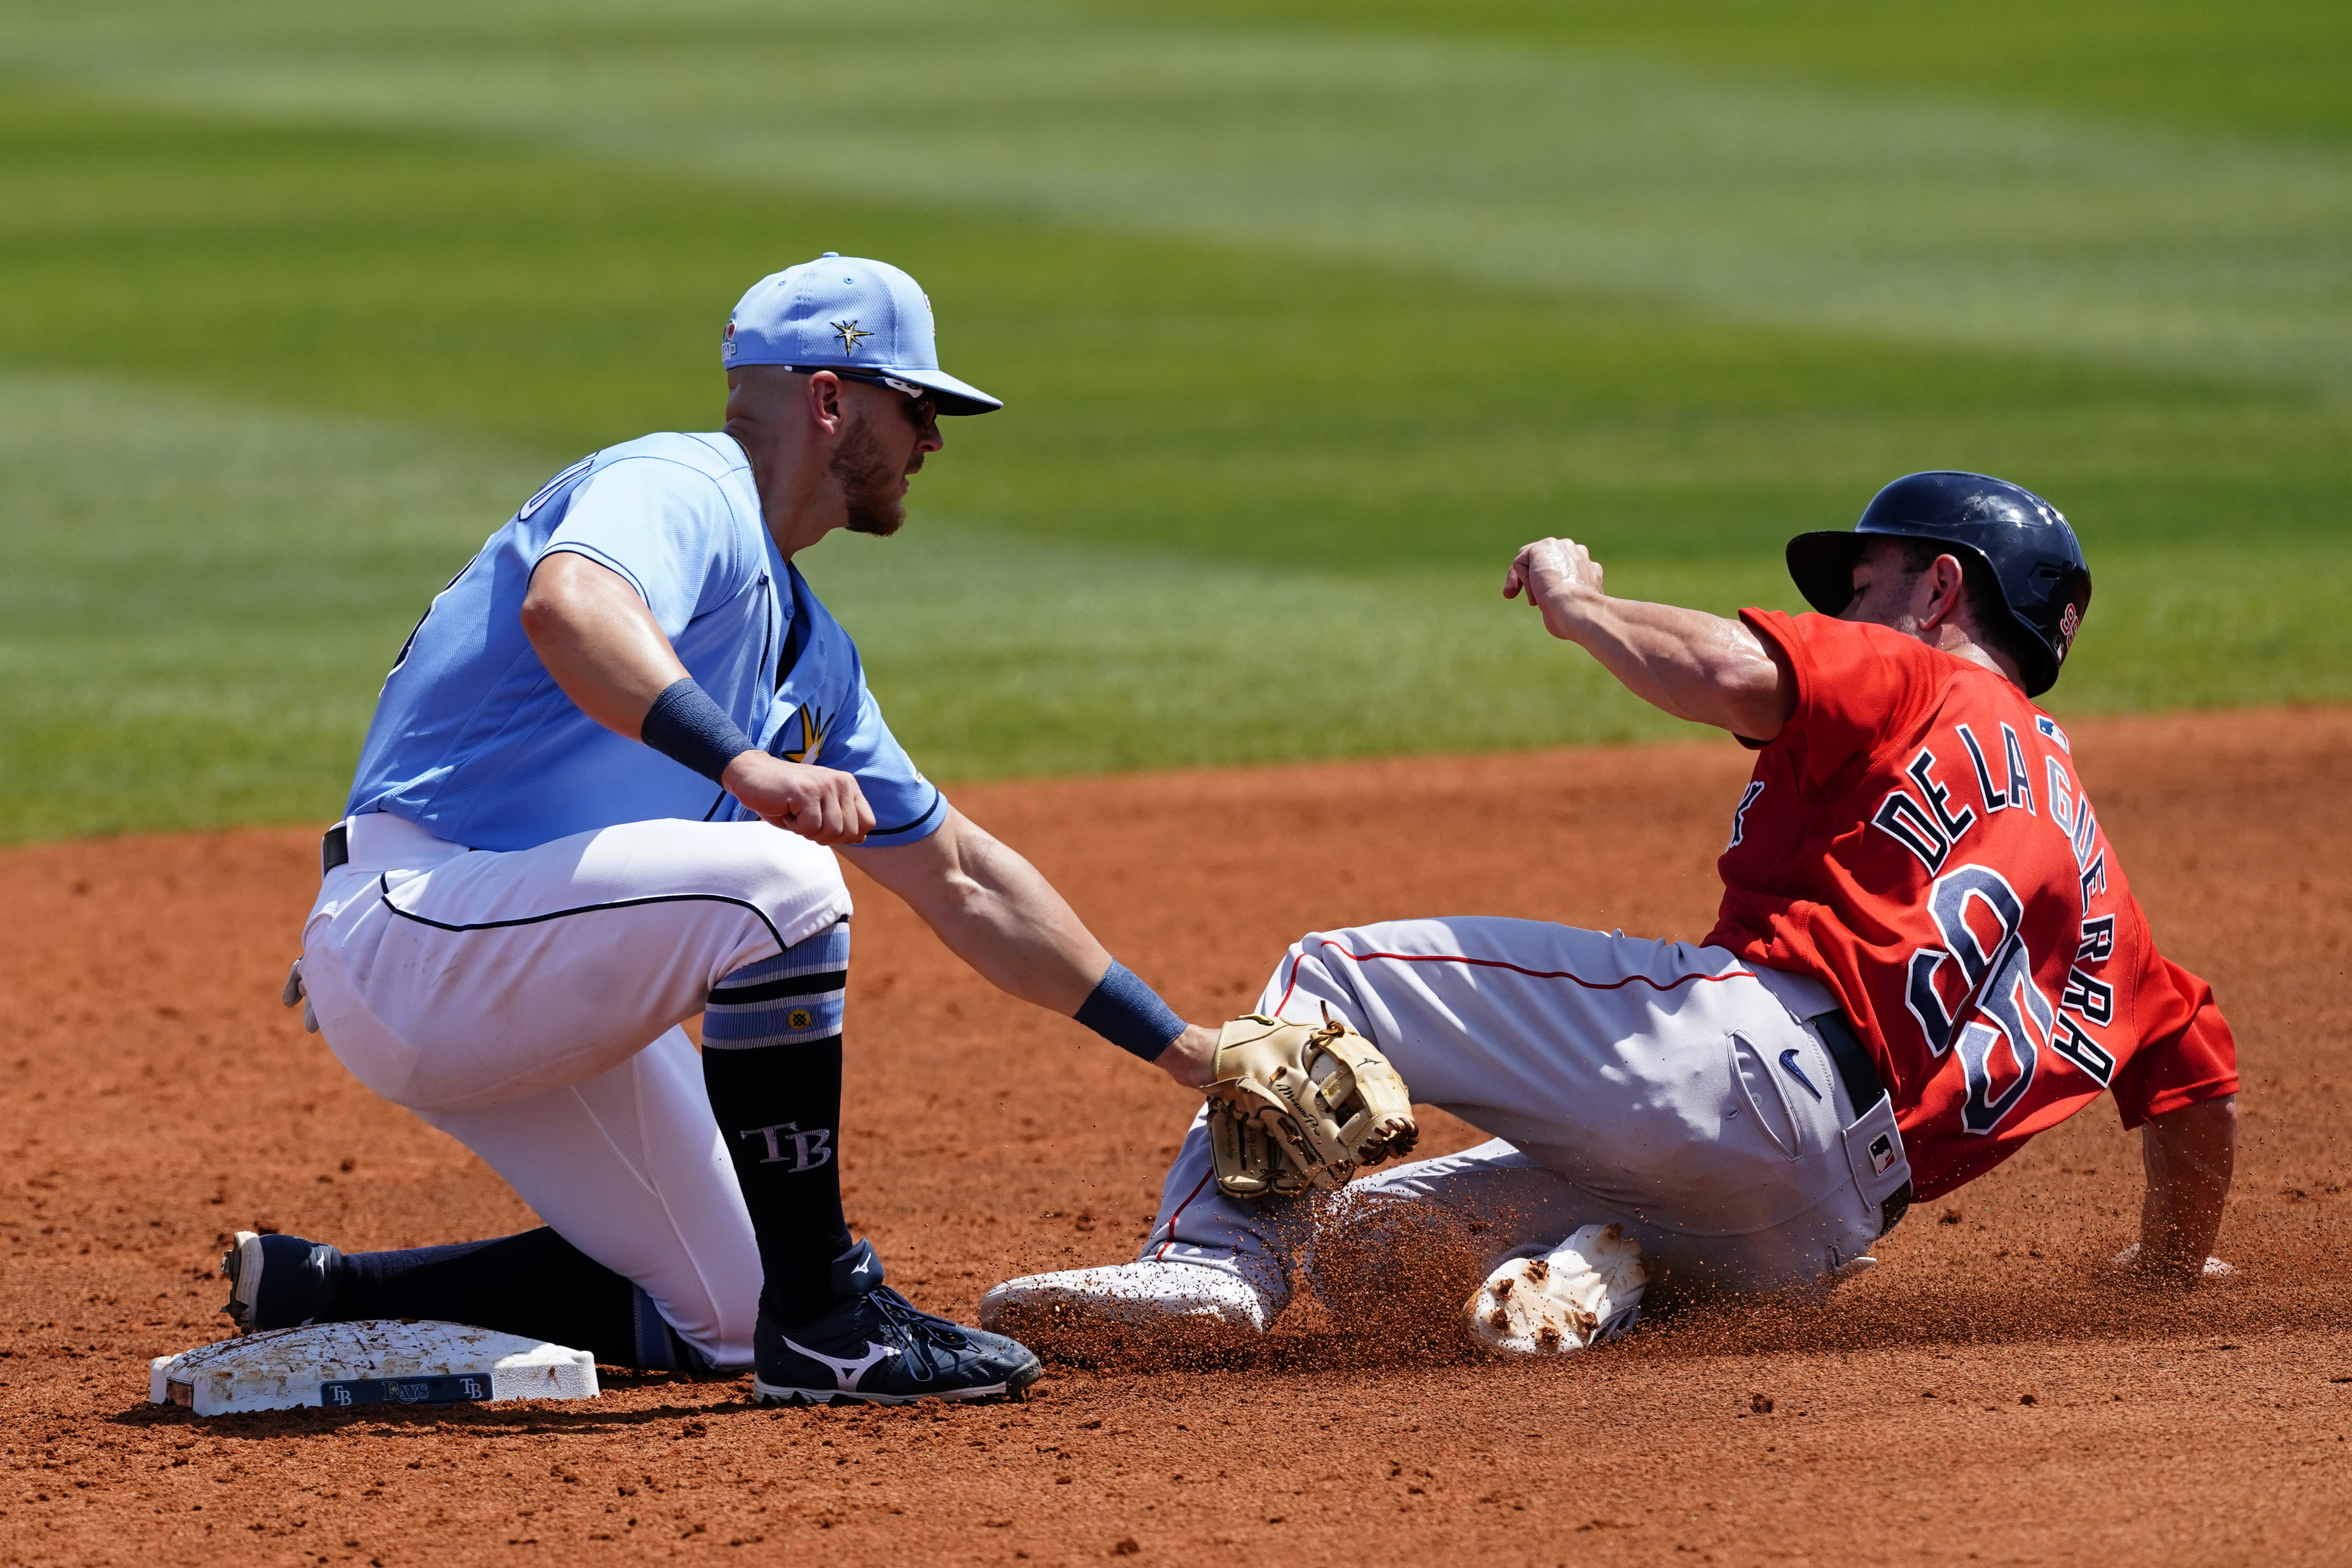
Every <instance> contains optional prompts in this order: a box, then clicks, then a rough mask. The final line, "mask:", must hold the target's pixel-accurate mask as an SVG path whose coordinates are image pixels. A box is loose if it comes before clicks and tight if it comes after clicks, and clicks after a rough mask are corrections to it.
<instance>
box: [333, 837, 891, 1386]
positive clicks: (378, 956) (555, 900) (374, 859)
mask: <svg viewBox="0 0 2352 1568" xmlns="http://www.w3.org/2000/svg"><path fill="white" fill-rule="evenodd" d="M349 835H350V843H351V860H350V862H349V863H348V864H347V865H344V866H341V867H339V868H336V869H335V870H334V871H332V872H331V873H330V874H329V875H328V876H327V878H326V879H325V881H324V883H323V884H322V885H321V887H320V889H319V899H318V902H317V903H316V904H314V905H313V906H312V908H311V910H310V920H309V921H308V923H307V924H306V925H305V926H304V928H303V931H302V980H303V984H304V986H305V988H306V989H307V990H308V992H309V994H310V1004H311V1007H312V1009H313V1011H314V1012H315V1013H316V1014H317V1016H318V1020H319V1028H320V1033H321V1034H322V1035H323V1036H324V1037H326V1040H327V1044H328V1046H329V1047H330V1048H331V1049H332V1050H333V1051H334V1053H335V1055H336V1057H337V1058H339V1059H340V1060H341V1062H342V1064H343V1065H344V1066H345V1067H346V1068H350V1069H351V1072H352V1076H353V1077H355V1078H357V1079H359V1080H360V1081H361V1082H362V1083H363V1084H365V1085H367V1086H368V1087H369V1088H370V1089H373V1090H375V1092H376V1093H378V1094H380V1095H382V1096H383V1097H384V1098H385V1099H386V1100H392V1101H394V1103H396V1104H399V1105H404V1106H406V1107H408V1108H409V1109H410V1110H414V1111H415V1112H416V1113H417V1114H418V1115H419V1116H421V1117H423V1118H424V1119H425V1121H429V1122H431V1123H432V1124H433V1125H434V1126H436V1127H437V1128H439V1129H441V1130H442V1131H445V1132H446V1133H448V1134H449V1135H450V1136H451V1137H453V1138H456V1139H457V1140H458V1142H462V1143H464V1144H465V1145H466V1146H467V1148H469V1149H471V1150H473V1151H474V1152H475V1153H477V1154H479V1155H480V1156H481V1157H482V1159H483V1160H484V1161H485V1162H487V1163H488V1164H489V1166H490V1168H491V1169H493V1170H495V1171H497V1172H498V1173H499V1175H501V1176H503V1177H505V1178H506V1180H507V1182H508V1184H509V1185H511V1186H512V1187H513V1188H514V1189H515V1191H516V1192H517V1193H519V1194H521V1196H522V1199H523V1201H524V1202H525V1203H527V1204H529V1205H530V1206H531V1209H532V1210H533V1211H534V1212H535V1213H536V1214H538V1215H539V1216H540V1218H541V1220H543V1221H545V1222H546V1223H547V1224H548V1225H550V1226H553V1227H554V1228H555V1230H556V1231H557V1233H558V1234H560V1235H561V1236H562V1237H563V1238H564V1239H565V1240H567V1241H569V1242H571V1243H572V1245H573V1246H574V1247H578V1248H580V1250H581V1251H583V1252H584V1253H586V1254H587V1255H588V1256H589V1257H591V1258H594V1259H596V1261H598V1262H599V1263H602V1264H604V1266H605V1267H606V1268H610V1269H612V1270H614V1272H615V1273H618V1274H622V1275H625V1276H626V1277H628V1278H629V1279H632V1280H634V1281H635V1282H636V1283H637V1284H638V1285H639V1286H641V1287H643V1288H644V1289H645V1290H646V1293H647V1294H648V1295H650V1296H651V1297H652V1298H653V1300H654V1303H655V1305H656V1307H658V1308H659V1309H660V1310H661V1313H662V1315H663V1317H665V1318H666V1319H667V1320H668V1321H669V1324H670V1326H671V1327H672V1328H674V1329H676V1330H677V1331H678V1334H679V1335H680V1337H681V1338H683V1339H684V1340H686V1342H688V1344H690V1345H692V1346H693V1347H694V1348H695V1349H696V1350H698V1351H699V1352H702V1353H703V1354H704V1355H706V1356H709V1358H710V1359H711V1360H712V1361H713V1362H715V1363H718V1364H719V1365H722V1366H740V1365H748V1364H750V1363H751V1329H752V1324H753V1321H754V1319H755V1318H756V1317H757V1315H758V1311H759V1297H760V1281H761V1277H760V1257H759V1251H758V1248H757V1247H756V1246H755V1244H754V1242H753V1239H752V1235H751V1216H750V1215H749V1214H748V1213H746V1211H745V1209H744V1207H743V1195H742V1193H741V1190H740V1188H739V1187H738V1186H737V1184H736V1181H735V1173H734V1170H733V1168H732V1166H731V1165H730V1163H729V1162H728V1157H727V1151H726V1149H725V1147H724V1145H723V1144H722V1143H721V1142H720V1140H719V1128H718V1124H717V1123H716V1122H715V1121H713V1120H712V1117H711V1113H710V1105H709V1098H708V1097H707V1096H706V1094H705V1093H704V1090H703V1085H702V1068H701V1064H700V1061H699V1059H698V1058H697V1057H696V1055H695V1051H694V1047H693V1045H692V1044H691V1043H690V1042H689V1041H688V1039H687V1037H686V1033H685V1031H684V1030H683V1029H681V1028H680V1027H678V1026H679V1025H680V1024H681V1023H683V1022H684V1021H685V1020H686V1019H688V1018H690V1017H692V1016H694V1015H695V1014H697V1013H699V1012H700V1011H701V1010H702V1006H703V1001H704V998H705V997H706V996H707V995H708V994H709V991H710V988H711V987H712V986H713V985H714V984H717V983H718V982H719V979H720V978H722V977H723V976H725V975H727V974H729V973H732V972H733V971H735V970H737V969H740V968H741V967H742V966H743V965H744V964H746V963H752V962H754V961H756V960H758V959H761V958H767V957H772V956H773V955H774V954H776V953H778V952H782V950H783V949H784V948H785V947H788V946H790V945H791V944H793V942H799V941H801V940H802V939H803V938H805V937H808V936H812V935H814V934H815V933H816V932H818V931H823V930H824V929H826V928H827V927H829V926H831V925H832V924H833V923H834V922H835V921H840V920H843V919H845V918H847V916H848V915H849V913H850V900H849V889H848V888H847V887H846V885H845V883H844V882H843V880H842V877H841V869H840V867H839V865H838V864H837V863H836V862H835V859H834V857H833V852H832V851H831V850H829V849H825V848H824V847H820V846H818V845H814V844H811V843H809V842H808V841H807V840H806V839H803V838H799V837H794V836H793V835H791V834H789V833H783V832H780V831H778V830H777V829H775V828H773V827H770V826H767V825H766V824H765V823H758V822H750V823H704V822H677V821H662V822H635V823H628V824H625V825H623V826H616V827H607V828H603V829H599V830H597V831H595V832H592V833H581V834H575V835H573V836H572V837H568V838H559V839H557V840H555V841H554V842H553V843H551V844H543V845H541V846H539V847H537V848H534V849H521V850H514V851H510V852H504V853H499V852H492V851H487V850H469V849H467V848H466V847H463V846H461V845H457V844H452V843H449V842H447V841H446V840H445V839H441V838H436V837H433V836H432V835H431V834H429V833H427V832H425V830H424V829H422V828H420V827H416V826H412V825H410V824H409V823H406V822H404V821H402V820H401V819H399V818H398V817H394V816H385V815H383V814H371V815H369V816H358V817H353V818H352V820H351V822H350V825H349Z"/></svg>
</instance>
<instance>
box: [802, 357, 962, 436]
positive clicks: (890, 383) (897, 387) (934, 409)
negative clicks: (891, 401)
mask: <svg viewBox="0 0 2352 1568" xmlns="http://www.w3.org/2000/svg"><path fill="white" fill-rule="evenodd" d="M789 368H791V369H795V370H798V371H800V372H801V373H802V374H808V373H810V372H812V371H819V370H826V371H831V372H832V373H833V374H835V375H837V376H839V377H841V379H842V380H844V381H862V382H864V383H865V384H866V385H868V386H887V387H888V388H889V389H890V390H891V391H893V392H903V393H905V394H906V395H907V397H908V402H909V404H910V405H911V406H909V408H908V415H909V416H911V417H912V418H913V420H914V421H915V427H916V428H917V429H919V430H921V429H928V428H929V426H930V424H931V422H932V421H933V420H935V419H937V418H938V417H939V416H940V400H939V395H938V394H936V393H934V392H933V391H931V389H930V388H929V387H928V386H917V385H916V384H914V383H913V382H911V381H900V380H899V379H898V377H897V376H895V375H884V374H882V373H881V372H880V371H874V370H848V369H845V368H844V367H843V366H841V365H837V364H812V365H794V366H791V367H789Z"/></svg>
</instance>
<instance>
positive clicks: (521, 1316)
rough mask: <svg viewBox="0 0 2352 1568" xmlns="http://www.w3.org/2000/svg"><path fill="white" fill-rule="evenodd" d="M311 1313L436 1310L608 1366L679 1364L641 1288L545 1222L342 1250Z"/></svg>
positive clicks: (396, 1314) (421, 1314)
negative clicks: (445, 1239)
mask: <svg viewBox="0 0 2352 1568" xmlns="http://www.w3.org/2000/svg"><path fill="white" fill-rule="evenodd" d="M320 1317H321V1318H322V1319H323V1320H324V1321H331V1322H350V1321H352V1320H354V1319H357V1318H442V1319H446V1320H447V1321H451V1322H455V1323H471V1324H473V1325H474V1326H475V1327H477V1328H483V1329H494V1330H496V1331H499V1333H504V1334H520V1335H522V1336H524V1337H525V1338H527V1339H534V1340H548V1341H551V1342H554V1343H556V1344H559V1345H570V1346H572V1348H573V1349H574V1350H583V1351H586V1352H589V1353H590V1354H591V1355H593V1356H594V1357H595V1358H596V1359H597V1360H598V1361H600V1362H604V1363H609V1364H611V1365H614V1366H643V1367H658V1368H661V1369H663V1370H672V1369H675V1368H677V1367H679V1366H681V1365H683V1364H684V1363H683V1362H682V1361H681V1360H680V1359H679V1357H678V1354H677V1352H678V1350H679V1349H680V1348H681V1347H679V1346H677V1345H675V1344H673V1343H671V1342H670V1340H671V1338H672V1336H671V1335H670V1334H669V1333H668V1331H667V1325H665V1324H663V1323H662V1322H661V1319H660V1315H659V1314H658V1313H656V1312H655V1311H653V1310H652V1302H651V1301H650V1300H647V1299H646V1297H645V1296H644V1294H643V1292H641V1291H639V1290H638V1289H637V1288H636V1287H635V1286H634V1285H632V1284H631V1283H630V1282H629V1280H628V1279H626V1278H625V1276H623V1275H619V1274H615V1273H614V1272H613V1271H612V1270H611V1269H609V1268H605V1267H604V1265H603V1264H601V1263H599V1262H597V1261H596V1260H595V1259H594V1258H591V1257H589V1256H588V1255H587V1254H586V1253H584V1252H583V1251H581V1250H580V1249H579V1248H578V1247H574V1246H572V1244H571V1243H570V1242H568V1241H566V1240H564V1239H563V1238H562V1237H560V1236H558V1235H556V1234H555V1232H554V1231H552V1230H551V1229H549V1228H547V1227H546V1226H541V1227H540V1228H539V1229H537V1230H527V1231H524V1232H523V1233H522V1234H521V1235H520V1236H503V1237H499V1238H497V1239H496V1240H493V1241H461V1242H458V1243H457V1244H455V1245H454V1246H449V1247H407V1248H404V1249H403V1250H401V1251H398V1252H355V1253H347V1254H345V1255H344V1257H343V1258H342V1260H341V1266H340V1267H339V1268H337V1269H336V1270H335V1279H334V1297H333V1301H332V1304H331V1307H330V1308H329V1309H328V1310H327V1311H325V1312H323V1313H321V1314H320ZM691 1353H692V1352H688V1356H691Z"/></svg>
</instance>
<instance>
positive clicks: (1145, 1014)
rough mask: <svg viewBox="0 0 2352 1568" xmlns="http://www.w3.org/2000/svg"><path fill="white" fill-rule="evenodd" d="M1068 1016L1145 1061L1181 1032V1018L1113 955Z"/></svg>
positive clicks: (1182, 1024) (1155, 1058) (1164, 1048)
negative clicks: (1106, 967)
mask: <svg viewBox="0 0 2352 1568" xmlns="http://www.w3.org/2000/svg"><path fill="white" fill-rule="evenodd" d="M1072 1016H1074V1017H1076V1019H1077V1021H1078V1022H1079V1023H1081V1024H1084V1025H1085V1026H1087V1028H1089V1029H1092V1030H1093V1031H1094V1032H1095V1033H1096V1034H1097V1035H1100V1036H1101V1037H1103V1038H1104V1039H1106V1040H1108V1041H1109V1042H1110V1043H1111V1044H1112V1045H1114V1046H1117V1047H1118V1048H1119V1049H1120V1050H1122V1051H1125V1052H1127V1053H1128V1054H1129V1055H1130V1056H1137V1057H1141V1058H1143V1059H1144V1060H1145V1061H1154V1060H1157V1059H1158V1058H1159V1056H1160V1052H1162V1051H1164V1050H1166V1049H1167V1048H1168V1047H1170V1046H1172V1045H1174V1044H1175V1043H1176V1037H1177V1036H1179V1035H1181V1034H1182V1033H1183V1032H1184V1020H1183V1019H1181V1018H1180V1017H1178V1016H1176V1014H1175V1011H1174V1009H1172V1008H1171V1007H1170V1006H1169V1005H1168V1004H1167V1003H1165V1002H1162V1001H1161V1000H1160V993H1159V992H1157V991H1154V990H1153V989H1152V988H1151V987H1150V986H1149V985H1146V984H1144V983H1143V982H1142V981H1140V980H1139V979H1137V978H1136V977H1135V972H1134V971H1133V970H1131V969H1129V968H1128V966H1127V965H1126V964H1124V963H1120V962H1119V961H1118V959H1116V958H1114V959H1112V960H1111V961H1110V970H1109V973H1106V974H1105V975H1104V976H1103V977H1102V984H1099V985H1097V986H1096V987H1095V988H1094V989H1093V990H1092V991H1090V992H1088V993H1087V999H1086V1000H1085V1001H1083V1002H1081V1003H1079V1004H1078V1010H1077V1012H1076V1013H1075V1014H1074V1015H1072Z"/></svg>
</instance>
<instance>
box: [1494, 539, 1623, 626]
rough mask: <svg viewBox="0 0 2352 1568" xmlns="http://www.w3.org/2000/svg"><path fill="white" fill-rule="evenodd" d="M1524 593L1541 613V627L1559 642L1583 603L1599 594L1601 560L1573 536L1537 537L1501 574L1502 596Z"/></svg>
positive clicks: (1574, 623)
mask: <svg viewBox="0 0 2352 1568" xmlns="http://www.w3.org/2000/svg"><path fill="white" fill-rule="evenodd" d="M1522 592H1524V593H1525V594H1526V595H1527V596H1528V604H1530V605H1534V606H1535V607H1536V608H1537V609H1538V610H1540V611H1542V612H1543V620H1544V630H1546V631H1548V632H1549V633H1551V635H1552V636H1554V637H1559V638H1560V639H1561V640H1562V641H1572V640H1574V639H1573V638H1572V637H1570V629H1571V628H1572V627H1574V626H1577V625H1578V624H1579V623H1580V621H1581V620H1582V618H1583V616H1582V609H1583V606H1584V605H1586V604H1588V603H1591V602H1593V601H1597V600H1599V599H1600V598H1601V596H1602V594H1601V563H1599V562H1597V561H1595V560H1593V559H1592V552H1591V551H1589V550H1587V549H1585V548H1584V546H1582V545H1581V544H1579V543H1578V542H1576V541H1574V540H1573V539H1538V540H1537V541H1536V542H1534V543H1533V544H1530V545H1528V546H1526V547H1525V548H1523V549H1522V550H1521V551H1520V552H1519V553H1518V554H1517V557H1515V558H1514V559H1513V560H1512V562H1511V569H1510V570H1509V571H1507V572H1506V573H1504V574H1503V597H1505V598H1506V599H1516V598H1517V597H1518V596H1519V595H1520V594H1521V593H1522Z"/></svg>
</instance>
